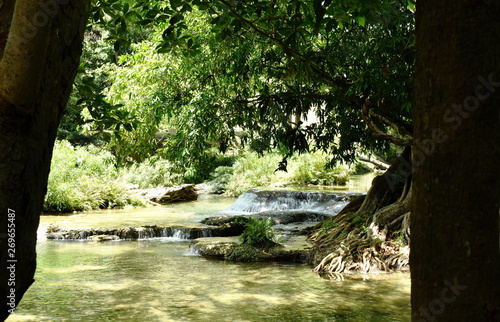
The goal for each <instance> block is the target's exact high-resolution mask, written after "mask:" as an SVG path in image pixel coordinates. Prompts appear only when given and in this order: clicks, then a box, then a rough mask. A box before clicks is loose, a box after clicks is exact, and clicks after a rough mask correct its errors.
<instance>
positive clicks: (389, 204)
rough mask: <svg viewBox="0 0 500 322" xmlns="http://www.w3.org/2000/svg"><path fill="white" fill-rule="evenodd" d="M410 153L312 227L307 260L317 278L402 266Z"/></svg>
mask: <svg viewBox="0 0 500 322" xmlns="http://www.w3.org/2000/svg"><path fill="white" fill-rule="evenodd" d="M410 187H411V149H410V147H407V148H405V150H404V152H403V153H402V154H401V156H400V157H399V158H398V159H397V160H396V162H395V163H394V164H393V165H391V166H390V167H389V169H388V170H387V171H386V172H385V173H384V174H383V175H380V176H377V177H376V178H375V179H373V182H372V187H371V188H370V190H369V191H368V193H367V194H366V196H362V197H358V198H356V199H354V200H352V201H351V202H350V203H349V204H348V205H347V206H346V207H345V208H344V209H343V210H342V211H341V212H340V213H339V214H338V215H337V216H335V217H333V218H330V219H327V220H325V221H323V222H321V223H320V224H318V225H317V226H316V227H315V231H314V232H313V233H312V235H311V236H310V240H311V241H313V242H314V243H315V247H314V256H313V257H314V259H313V262H314V263H315V264H317V266H316V268H315V271H316V272H318V273H320V274H330V275H331V274H334V276H336V277H338V276H339V275H338V274H339V273H342V272H344V271H349V270H360V271H364V272H369V271H375V270H383V271H389V270H393V269H401V268H404V267H407V266H408V251H409V248H408V242H409V210H410V200H411V188H410Z"/></svg>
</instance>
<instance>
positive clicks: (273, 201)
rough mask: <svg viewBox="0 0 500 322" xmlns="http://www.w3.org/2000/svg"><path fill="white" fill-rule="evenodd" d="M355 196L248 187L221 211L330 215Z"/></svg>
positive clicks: (232, 212) (229, 212) (240, 213)
mask: <svg viewBox="0 0 500 322" xmlns="http://www.w3.org/2000/svg"><path fill="white" fill-rule="evenodd" d="M355 196H356V195H355V194H342V195H341V194H333V193H328V192H321V191H288V190H260V189H250V190H248V191H247V192H245V193H243V194H242V195H241V196H240V197H239V198H238V199H237V200H236V201H235V202H234V203H233V204H232V205H231V206H230V207H229V208H228V209H226V210H224V211H223V213H226V214H237V215H242V214H251V213H258V212H263V211H270V210H309V211H315V212H321V213H325V214H328V215H330V216H332V215H335V214H337V213H338V212H339V211H340V210H342V208H343V207H344V206H345V205H346V204H347V203H348V202H349V201H350V200H351V199H352V198H353V197H355Z"/></svg>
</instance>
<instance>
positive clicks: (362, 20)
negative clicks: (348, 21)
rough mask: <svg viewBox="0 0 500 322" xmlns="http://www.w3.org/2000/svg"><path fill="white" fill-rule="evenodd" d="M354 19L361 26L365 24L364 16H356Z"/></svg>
mask: <svg viewBox="0 0 500 322" xmlns="http://www.w3.org/2000/svg"><path fill="white" fill-rule="evenodd" d="M356 19H357V21H358V24H359V25H360V26H361V27H364V26H365V17H357V18H356Z"/></svg>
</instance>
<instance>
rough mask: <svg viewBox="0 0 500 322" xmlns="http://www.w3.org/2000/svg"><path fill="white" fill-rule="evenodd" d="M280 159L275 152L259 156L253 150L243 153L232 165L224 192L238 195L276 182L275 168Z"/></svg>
mask: <svg viewBox="0 0 500 322" xmlns="http://www.w3.org/2000/svg"><path fill="white" fill-rule="evenodd" d="M280 161H281V157H280V156H279V155H277V154H265V155H264V156H262V157H259V156H258V155H257V153H255V152H246V153H244V154H243V155H242V156H241V157H240V158H239V159H238V160H237V161H236V162H235V163H234V165H233V175H232V176H231V178H230V180H229V182H228V184H227V187H226V194H227V195H229V196H239V195H240V194H242V193H243V192H245V191H247V190H248V189H251V188H255V187H263V186H269V185H271V184H272V183H273V182H276V181H277V179H276V171H275V170H276V168H277V167H278V163H279V162H280Z"/></svg>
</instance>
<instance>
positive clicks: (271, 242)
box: [240, 217, 277, 249]
mask: <svg viewBox="0 0 500 322" xmlns="http://www.w3.org/2000/svg"><path fill="white" fill-rule="evenodd" d="M244 225H245V230H244V231H243V233H242V234H241V235H240V241H241V242H242V243H243V244H245V245H249V246H253V247H257V248H266V249H267V248H271V247H273V246H276V245H277V236H276V233H275V232H274V229H273V221H272V219H271V218H267V219H257V218H252V217H250V218H248V221H247V222H245V223H244Z"/></svg>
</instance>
